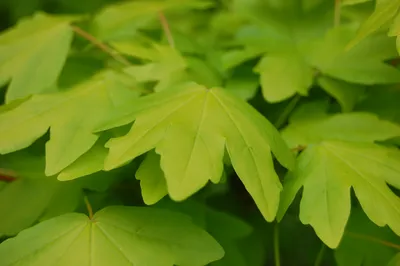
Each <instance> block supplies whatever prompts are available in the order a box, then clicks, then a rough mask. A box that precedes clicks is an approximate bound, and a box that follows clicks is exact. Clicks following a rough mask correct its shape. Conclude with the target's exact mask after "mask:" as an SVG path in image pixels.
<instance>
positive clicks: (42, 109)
mask: <svg viewBox="0 0 400 266" xmlns="http://www.w3.org/2000/svg"><path fill="white" fill-rule="evenodd" d="M128 86H129V84H126V83H124V82H123V81H122V80H120V78H119V77H118V76H117V75H115V74H113V73H110V72H106V73H101V74H99V75H97V76H96V77H94V78H93V79H91V80H88V81H87V82H84V83H82V84H79V85H77V86H75V87H74V88H73V89H71V90H68V91H64V92H60V93H53V94H44V95H35V96H33V97H32V98H30V99H28V100H26V101H24V102H23V103H21V104H20V105H18V106H17V107H16V108H14V109H11V110H9V111H8V112H3V113H1V114H0V154H6V153H10V152H13V151H17V150H20V149H23V148H26V147H28V146H29V145H31V144H32V143H33V142H34V141H35V140H37V139H38V138H39V137H41V136H42V135H44V134H45V133H46V132H47V130H48V129H49V128H50V140H49V141H48V142H47V144H46V175H49V176H50V175H54V174H56V173H58V172H60V171H61V170H63V169H64V168H65V167H67V166H68V165H70V164H71V163H73V162H74V161H75V160H76V159H78V158H79V157H80V156H81V155H83V154H84V153H85V152H87V151H88V150H89V149H90V148H91V147H92V146H93V145H94V144H95V142H96V141H97V139H98V138H99V137H98V136H97V135H95V134H93V133H92V131H93V129H94V128H95V127H96V126H97V125H99V124H100V123H102V121H104V120H106V119H107V118H108V117H109V116H112V114H113V112H116V110H118V111H121V110H122V109H123V106H124V104H126V105H129V106H130V105H131V101H133V100H134V99H135V98H136V97H137V96H138V92H136V91H133V90H131V89H129V87H128Z"/></svg>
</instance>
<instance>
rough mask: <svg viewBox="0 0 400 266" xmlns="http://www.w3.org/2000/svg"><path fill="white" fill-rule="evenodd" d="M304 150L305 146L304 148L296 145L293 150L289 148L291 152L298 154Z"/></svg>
mask: <svg viewBox="0 0 400 266" xmlns="http://www.w3.org/2000/svg"><path fill="white" fill-rule="evenodd" d="M306 148H307V146H305V145H298V146H296V147H294V148H291V149H290V150H291V151H293V152H300V151H303V150H305V149H306Z"/></svg>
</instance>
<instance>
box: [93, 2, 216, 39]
mask: <svg viewBox="0 0 400 266" xmlns="http://www.w3.org/2000/svg"><path fill="white" fill-rule="evenodd" d="M213 4H214V3H213V2H212V1H210V0H168V1H160V0H146V1H134V2H122V3H117V4H114V5H110V6H107V7H105V8H104V9H102V10H101V11H100V12H99V13H98V14H96V16H95V17H94V19H93V22H92V28H93V30H94V31H95V34H96V36H97V37H99V38H100V39H102V40H121V39H131V37H132V34H134V33H135V32H136V31H137V30H138V29H140V28H144V27H146V26H147V25H148V24H150V22H152V21H153V20H155V19H157V15H158V12H161V11H165V10H170V9H181V8H182V7H186V8H200V9H202V8H207V7H210V6H212V5H213Z"/></svg>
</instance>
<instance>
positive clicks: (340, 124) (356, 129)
mask: <svg viewBox="0 0 400 266" xmlns="http://www.w3.org/2000/svg"><path fill="white" fill-rule="evenodd" d="M282 136H283V138H284V139H285V140H286V141H287V143H288V144H289V146H290V147H296V146H297V145H309V144H315V143H319V142H321V141H323V140H344V141H353V142H373V141H378V140H380V141H382V140H387V139H390V138H393V137H397V136H400V126H399V125H397V124H394V123H391V122H388V121H385V120H380V119H379V118H378V117H377V116H376V115H373V114H370V113H347V114H337V115H333V116H329V117H326V116H323V117H317V118H316V119H309V120H299V121H295V122H294V123H292V124H291V125H289V126H288V127H286V128H284V129H283V130H282Z"/></svg>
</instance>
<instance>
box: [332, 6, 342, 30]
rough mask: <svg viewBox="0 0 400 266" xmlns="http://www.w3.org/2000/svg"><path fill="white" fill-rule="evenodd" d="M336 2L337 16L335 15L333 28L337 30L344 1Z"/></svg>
mask: <svg viewBox="0 0 400 266" xmlns="http://www.w3.org/2000/svg"><path fill="white" fill-rule="evenodd" d="M334 1H335V11H334V12H335V14H334V22H333V26H334V27H335V28H336V27H338V26H339V25H340V17H341V11H342V1H341V0H334Z"/></svg>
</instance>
